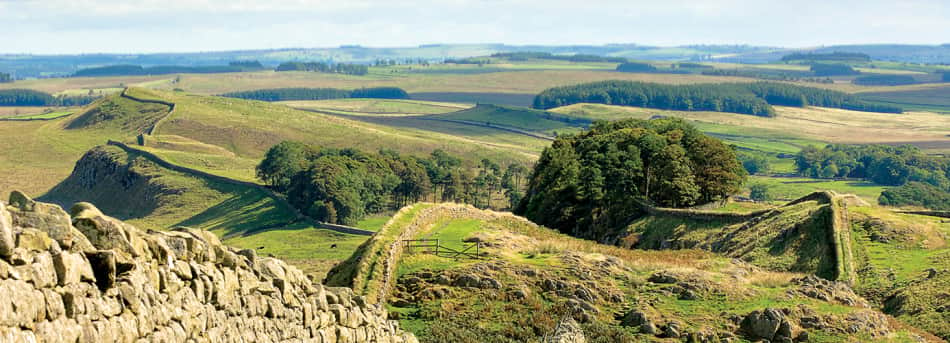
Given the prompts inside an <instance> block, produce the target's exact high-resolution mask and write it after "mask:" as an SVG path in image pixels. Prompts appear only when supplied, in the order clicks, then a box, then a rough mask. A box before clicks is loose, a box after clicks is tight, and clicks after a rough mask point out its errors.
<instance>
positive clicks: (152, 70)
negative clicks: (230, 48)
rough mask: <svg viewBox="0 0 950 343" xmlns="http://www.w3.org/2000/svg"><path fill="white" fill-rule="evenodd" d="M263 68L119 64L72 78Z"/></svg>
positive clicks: (246, 64)
mask: <svg viewBox="0 0 950 343" xmlns="http://www.w3.org/2000/svg"><path fill="white" fill-rule="evenodd" d="M260 69H263V66H262V65H261V64H260V62H257V61H236V62H231V63H230V64H229V65H214V66H177V65H167V66H154V67H147V68H146V67H142V66H140V65H132V64H120V65H110V66H103V67H95V68H86V69H80V70H77V71H76V72H75V73H73V77H96V76H135V75H167V74H215V73H236V72H242V71H251V70H260Z"/></svg>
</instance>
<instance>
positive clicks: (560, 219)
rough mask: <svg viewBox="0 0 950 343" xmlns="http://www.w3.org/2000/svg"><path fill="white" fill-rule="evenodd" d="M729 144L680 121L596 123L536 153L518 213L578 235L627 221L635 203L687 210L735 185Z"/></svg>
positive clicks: (739, 173)
mask: <svg viewBox="0 0 950 343" xmlns="http://www.w3.org/2000/svg"><path fill="white" fill-rule="evenodd" d="M745 179H746V172H745V170H743V168H742V165H741V164H740V163H739V161H738V160H737V158H736V154H735V152H734V151H733V150H732V148H731V147H729V146H727V145H726V144H724V143H723V142H722V141H720V140H718V139H715V138H712V137H709V136H706V135H705V134H703V133H701V132H700V131H699V130H697V129H696V128H694V127H692V126H691V125H690V124H689V123H687V122H686V121H684V120H682V119H678V118H665V119H655V120H639V119H628V120H622V121H614V122H606V121H599V122H596V123H594V125H593V126H592V127H591V129H590V130H589V131H585V132H583V133H580V134H577V135H564V136H560V137H558V138H557V140H555V141H554V143H553V144H552V145H551V146H550V147H548V148H546V149H545V150H544V152H543V153H542V154H541V158H540V159H539V160H538V163H537V165H536V166H535V168H534V171H533V173H532V174H531V178H530V180H529V182H528V190H527V192H526V194H525V198H524V200H522V201H521V203H520V204H519V206H518V207H517V209H516V211H515V212H516V213H518V214H521V215H524V216H525V217H527V218H528V219H530V220H532V221H534V222H536V223H538V224H541V225H545V226H547V227H551V228H556V229H559V230H561V231H563V232H568V233H574V234H577V235H581V236H592V235H590V233H591V232H592V231H593V232H599V231H601V230H607V229H614V228H618V227H621V226H623V225H626V224H627V223H628V222H629V220H630V219H632V218H634V217H635V215H636V214H637V213H641V207H640V203H642V202H646V203H650V204H655V205H659V206H666V207H689V206H693V205H696V204H699V203H706V202H710V201H715V200H718V199H722V198H724V197H727V196H729V195H730V194H733V193H735V192H737V191H738V190H739V188H740V187H741V185H742V184H743V183H744V181H745Z"/></svg>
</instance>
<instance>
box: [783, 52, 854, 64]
mask: <svg viewBox="0 0 950 343" xmlns="http://www.w3.org/2000/svg"><path fill="white" fill-rule="evenodd" d="M791 61H805V62H816V61H825V62H870V61H871V56H869V55H868V54H862V53H859V52H838V51H836V52H832V53H825V54H822V53H818V54H815V53H794V54H788V55H785V56H782V62H791Z"/></svg>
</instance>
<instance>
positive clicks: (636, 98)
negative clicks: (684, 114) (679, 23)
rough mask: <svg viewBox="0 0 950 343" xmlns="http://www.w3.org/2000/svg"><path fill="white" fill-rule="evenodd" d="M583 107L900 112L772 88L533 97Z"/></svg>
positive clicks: (562, 90) (637, 85) (837, 95)
mask: <svg viewBox="0 0 950 343" xmlns="http://www.w3.org/2000/svg"><path fill="white" fill-rule="evenodd" d="M585 102H586V103H599V104H608V105H620V106H637V107H647V108H658V109H668V110H680V111H715V112H732V113H742V114H752V115H756V116H765V117H771V116H774V115H775V110H774V109H773V108H772V106H771V105H781V106H797V107H803V106H821V107H833V108H844V109H849V110H855V111H869V112H886V113H901V112H902V111H903V110H902V109H901V108H899V107H895V106H890V105H882V104H873V103H868V102H864V101H861V100H859V99H858V98H856V97H855V96H853V95H850V94H847V93H844V92H838V91H832V90H826V89H819V88H812V87H802V86H795V85H789V84H784V83H777V82H755V83H720V84H698V85H666V84H658V83H647V82H639V81H600V82H592V83H585V84H579V85H573V86H562V87H554V88H549V89H546V90H544V91H542V92H541V93H540V94H538V95H537V96H535V98H534V107H535V108H539V109H549V108H554V107H560V106H567V105H571V104H576V103H585Z"/></svg>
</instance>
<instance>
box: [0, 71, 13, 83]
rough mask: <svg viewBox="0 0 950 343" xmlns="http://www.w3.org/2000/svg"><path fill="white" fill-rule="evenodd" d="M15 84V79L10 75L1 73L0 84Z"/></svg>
mask: <svg viewBox="0 0 950 343" xmlns="http://www.w3.org/2000/svg"><path fill="white" fill-rule="evenodd" d="M10 82H13V77H12V76H10V74H7V73H2V72H0V83H10Z"/></svg>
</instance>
